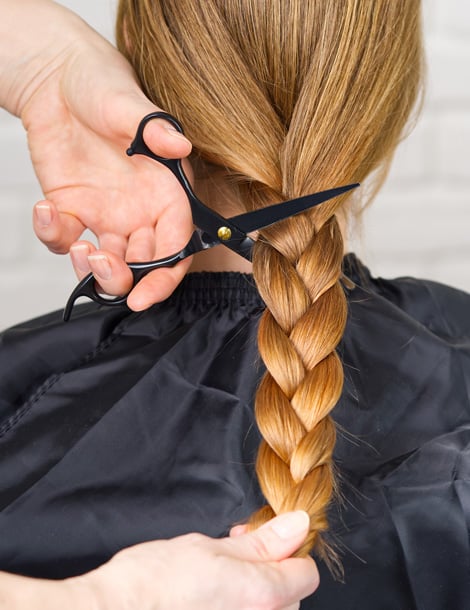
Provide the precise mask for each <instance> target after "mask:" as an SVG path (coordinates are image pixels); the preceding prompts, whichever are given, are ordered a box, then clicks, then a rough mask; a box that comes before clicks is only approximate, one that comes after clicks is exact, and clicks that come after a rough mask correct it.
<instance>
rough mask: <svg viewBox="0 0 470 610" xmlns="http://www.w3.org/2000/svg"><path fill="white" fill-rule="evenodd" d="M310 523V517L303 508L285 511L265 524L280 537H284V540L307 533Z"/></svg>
mask: <svg viewBox="0 0 470 610" xmlns="http://www.w3.org/2000/svg"><path fill="white" fill-rule="evenodd" d="M309 525H310V517H309V516H308V514H307V513H306V512H305V511H303V510H296V511H294V512H291V513H284V514H283V515H279V516H278V517H276V518H275V519H273V520H272V521H270V522H268V523H266V524H265V526H268V527H270V528H271V529H272V530H274V532H276V534H277V535H278V536H279V538H283V539H284V540H285V539H287V538H295V537H297V536H300V534H306V533H307V531H308V528H309ZM263 527H264V526H263Z"/></svg>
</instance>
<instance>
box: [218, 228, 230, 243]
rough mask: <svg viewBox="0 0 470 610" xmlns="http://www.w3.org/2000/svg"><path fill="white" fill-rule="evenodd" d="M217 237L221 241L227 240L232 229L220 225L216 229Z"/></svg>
mask: <svg viewBox="0 0 470 610" xmlns="http://www.w3.org/2000/svg"><path fill="white" fill-rule="evenodd" d="M217 237H218V238H219V239H221V240H222V241H227V239H230V238H231V237H232V231H231V230H230V229H229V228H228V227H220V228H219V229H218V230H217Z"/></svg>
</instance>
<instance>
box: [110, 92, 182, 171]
mask: <svg viewBox="0 0 470 610" xmlns="http://www.w3.org/2000/svg"><path fill="white" fill-rule="evenodd" d="M113 104H114V110H113V115H112V116H113V123H114V126H115V128H117V129H119V131H120V132H121V134H122V135H125V137H126V139H128V140H129V143H130V142H131V140H132V139H133V138H134V137H135V134H136V132H137V127H138V126H139V123H140V121H141V120H142V119H143V118H144V116H146V115H147V114H150V113H152V112H158V111H162V109H161V108H158V106H155V104H153V103H152V102H151V101H150V100H149V99H147V98H146V97H145V95H144V94H143V93H142V92H141V91H129V92H126V93H124V94H120V95H118V96H115V98H114V100H113ZM176 118H178V117H176ZM144 140H145V143H146V144H147V146H148V147H149V148H150V149H151V150H152V151H153V152H154V153H155V154H156V155H159V156H161V157H168V158H171V159H176V158H184V157H187V156H188V155H189V153H190V152H191V149H192V145H191V142H190V141H189V140H188V139H187V138H186V137H185V136H184V135H183V134H182V133H180V132H179V131H177V130H176V129H175V127H174V126H173V125H172V124H171V123H169V122H168V121H165V119H155V120H153V121H149V122H148V123H147V125H146V126H145V130H144Z"/></svg>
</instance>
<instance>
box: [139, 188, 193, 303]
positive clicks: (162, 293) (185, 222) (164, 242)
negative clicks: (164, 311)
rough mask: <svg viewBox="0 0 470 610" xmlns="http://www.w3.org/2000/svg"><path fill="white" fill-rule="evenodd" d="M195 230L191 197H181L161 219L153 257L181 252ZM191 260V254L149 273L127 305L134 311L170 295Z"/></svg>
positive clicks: (167, 209) (162, 256)
mask: <svg viewBox="0 0 470 610" xmlns="http://www.w3.org/2000/svg"><path fill="white" fill-rule="evenodd" d="M192 231H193V223H192V215H191V208H190V206H189V204H188V202H187V200H185V199H182V200H178V201H177V202H174V205H169V206H168V207H167V208H165V210H164V211H163V213H162V215H161V217H160V218H159V220H158V223H157V227H156V230H155V239H154V243H155V245H156V248H155V252H154V256H153V259H154V260H158V259H161V258H164V257H166V256H171V255H172V254H175V253H176V252H179V251H180V250H181V249H182V248H184V246H186V244H187V243H188V241H189V239H190V237H191V234H192ZM190 264H191V258H186V259H184V260H183V261H181V262H179V263H178V264H177V265H176V266H175V267H166V268H161V269H158V270H156V271H153V272H152V273H150V274H148V275H147V276H145V277H144V278H143V279H142V280H140V282H138V284H137V285H136V286H135V288H134V290H133V291H132V292H131V293H130V295H129V297H128V299H127V305H128V306H129V307H130V308H131V309H133V310H134V311H142V310H143V309H147V308H148V307H150V306H151V305H153V303H159V302H161V301H163V300H165V299H167V298H168V297H169V296H170V294H171V293H172V292H173V291H174V290H175V288H176V287H177V286H178V284H179V283H180V282H181V280H182V279H183V277H184V276H185V274H186V273H187V271H188V269H189V266H190Z"/></svg>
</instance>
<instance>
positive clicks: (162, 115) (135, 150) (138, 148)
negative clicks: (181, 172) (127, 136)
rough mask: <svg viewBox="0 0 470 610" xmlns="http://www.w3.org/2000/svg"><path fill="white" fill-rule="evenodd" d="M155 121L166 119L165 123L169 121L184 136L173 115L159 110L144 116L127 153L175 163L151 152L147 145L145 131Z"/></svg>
mask: <svg viewBox="0 0 470 610" xmlns="http://www.w3.org/2000/svg"><path fill="white" fill-rule="evenodd" d="M154 119H165V121H168V122H169V123H171V124H172V125H173V127H174V128H175V129H176V130H177V131H179V133H182V134H184V131H183V127H182V125H181V123H180V122H179V121H178V119H177V118H175V117H174V116H173V115H171V114H168V112H163V110H159V111H157V112H151V113H150V114H147V115H146V116H144V118H143V119H142V120H141V121H140V123H139V126H138V127H137V132H136V134H135V138H134V140H133V141H132V143H131V145H130V146H129V148H128V149H127V151H126V152H127V154H128V155H129V156H132V155H135V154H139V155H145V156H147V157H150V158H152V159H155V161H160V162H164V161H175V160H174V159H167V158H166V157H160V156H159V155H156V154H155V153H154V152H152V151H151V150H150V148H149V147H148V146H147V144H146V143H145V141H144V129H145V127H146V125H147V123H149V122H150V121H153V120H154Z"/></svg>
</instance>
